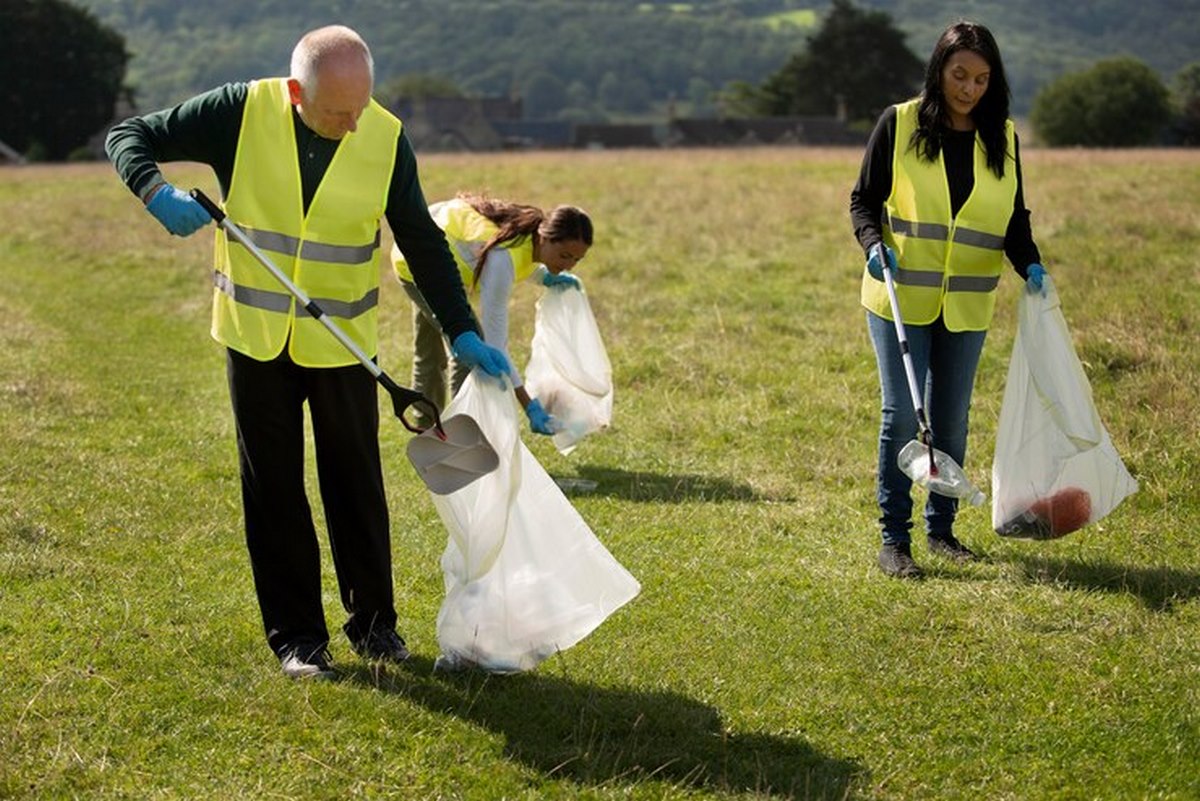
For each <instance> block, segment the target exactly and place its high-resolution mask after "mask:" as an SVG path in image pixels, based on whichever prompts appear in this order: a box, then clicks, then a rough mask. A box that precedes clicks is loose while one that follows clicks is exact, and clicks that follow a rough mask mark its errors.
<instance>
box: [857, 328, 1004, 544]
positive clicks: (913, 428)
mask: <svg viewBox="0 0 1200 801" xmlns="http://www.w3.org/2000/svg"><path fill="white" fill-rule="evenodd" d="M904 329H905V334H906V335H907V337H908V347H909V353H910V354H911V355H912V360H913V368H914V371H915V372H916V375H917V382H918V385H921V386H922V388H923V401H924V404H925V414H926V417H927V419H928V420H929V427H930V428H931V429H932V430H933V446H934V447H935V448H938V449H940V450H942V451H945V453H946V455H947V456H949V457H950V458H951V459H953V460H954V461H956V462H958V463H959V464H960V465H962V464H963V463H964V462H963V460H964V459H965V458H966V455H967V418H968V412H969V410H970V408H971V390H972V388H973V386H974V384H975V369H976V368H977V367H978V366H979V354H980V353H981V352H982V351H983V340H984V338H985V337H986V336H987V332H986V331H960V332H957V333H955V332H951V331H947V330H946V326H945V324H944V323H943V321H942V318H941V317H939V318H938V319H937V320H935V321H934V322H933V323H931V324H929V325H906V326H905V327H904ZM867 330H868V331H869V332H870V334H871V343H872V344H873V345H874V347H875V361H876V363H877V364H878V366H879V384H880V389H881V394H882V398H883V409H882V415H881V418H882V419H881V422H880V426H879V477H878V481H877V485H876V498H877V499H878V501H879V509H880V512H881V515H880V518H879V523H880V525H881V526H882V527H883V542H884V544H885V545H890V544H897V545H899V544H906V543H908V542H910V541H911V539H912V536H911V534H910V533H909V531H910V529H911V528H912V505H913V502H912V495H911V491H912V480H911V479H909V477H908V476H906V475H905V474H904V472H903V471H902V470H901V469H900V467H899V465H898V464H897V463H896V458H897V456H898V455H899V453H900V449H901V448H903V447H904V446H905V445H906V444H908V442H909V440H912V439H914V438H915V437H916V436H917V414H916V411H915V410H914V409H913V404H912V395H911V394H910V393H909V390H908V378H907V377H906V376H905V373H904V361H903V357H902V356H901V354H900V342H899V340H898V339H897V337H896V328H895V324H894V323H892V321H891V320H885V319H884V318H882V317H880V316H878V315H876V314H873V313H872V312H867ZM957 511H958V499H957V498H947V497H946V496H944V495H937V494H935V493H932V492H931V493H929V498H928V500H926V501H925V531H926V532H927V533H929V534H933V535H939V534H949V533H951V529H952V527H953V526H954V515H955V512H957Z"/></svg>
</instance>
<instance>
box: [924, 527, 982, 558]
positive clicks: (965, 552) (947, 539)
mask: <svg viewBox="0 0 1200 801" xmlns="http://www.w3.org/2000/svg"><path fill="white" fill-rule="evenodd" d="M928 545H929V552H930V553H931V554H935V555H937V556H944V557H945V558H947V559H953V560H954V561H956V562H974V561H975V560H976V559H978V558H979V557H977V556H976V555H975V552H974V551H972V550H971V549H970V548H968V547H967V546H965V545H963V544H962V543H961V542H959V541H958V539H957V538H956V537H955V536H954V535H953V534H951V533H949V532H947V533H945V534H930V535H929V538H928Z"/></svg>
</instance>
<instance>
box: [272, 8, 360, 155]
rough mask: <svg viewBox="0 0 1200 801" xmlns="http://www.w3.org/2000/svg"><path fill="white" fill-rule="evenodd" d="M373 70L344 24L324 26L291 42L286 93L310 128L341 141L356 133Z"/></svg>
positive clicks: (355, 37)
mask: <svg viewBox="0 0 1200 801" xmlns="http://www.w3.org/2000/svg"><path fill="white" fill-rule="evenodd" d="M374 72H375V66H374V62H373V61H372V60H371V51H370V50H369V49H368V48H367V44H366V42H364V41H363V40H362V38H361V37H360V36H359V35H358V34H357V33H355V32H354V31H353V30H351V29H350V28H347V27H346V26H344V25H329V26H327V27H324V28H317V29H316V30H315V31H309V32H308V33H306V34H305V35H304V36H303V37H302V38H301V39H300V41H299V42H297V43H296V48H295V49H294V50H293V51H292V67H291V73H292V74H291V77H290V78H289V79H288V92H289V95H290V96H291V100H292V104H293V105H294V106H296V109H297V111H299V113H300V118H301V119H302V120H304V123H305V124H306V125H307V126H308V127H309V128H311V129H312V130H314V131H316V132H317V133H318V134H320V135H321V136H323V137H325V138H326V139H341V138H342V137H343V136H345V135H346V134H347V133H351V132H353V131H354V130H355V128H356V127H357V123H358V118H359V116H360V115H361V114H362V112H363V109H365V108H366V107H367V104H368V103H369V102H370V101H371V89H372V86H373V84H374V77H375V75H374Z"/></svg>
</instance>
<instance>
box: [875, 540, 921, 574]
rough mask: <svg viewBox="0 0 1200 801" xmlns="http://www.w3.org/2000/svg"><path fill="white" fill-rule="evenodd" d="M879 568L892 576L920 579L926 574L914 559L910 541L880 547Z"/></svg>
mask: <svg viewBox="0 0 1200 801" xmlns="http://www.w3.org/2000/svg"><path fill="white" fill-rule="evenodd" d="M879 569H880V570H882V571H883V572H884V573H885V574H887V575H889V576H891V577H892V578H902V579H919V578H921V577H922V576H923V575H925V574H924V573H923V572H922V570H921V568H920V566H919V565H917V563H916V562H914V561H913V558H912V547H911V546H910V545H909V544H908V543H904V544H903V545H884V546H883V547H882V548H880V549H879Z"/></svg>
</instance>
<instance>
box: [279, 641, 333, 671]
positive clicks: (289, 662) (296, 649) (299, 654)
mask: <svg viewBox="0 0 1200 801" xmlns="http://www.w3.org/2000/svg"><path fill="white" fill-rule="evenodd" d="M279 665H280V667H282V668H283V675H285V676H287V677H288V678H289V679H332V678H334V677H336V676H337V671H335V670H334V669H333V665H331V664H330V657H329V651H327V650H326V649H325V646H313V645H293V646H291V647H289V648H287V649H286V650H284V652H283V653H282V654H280V656H279Z"/></svg>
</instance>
